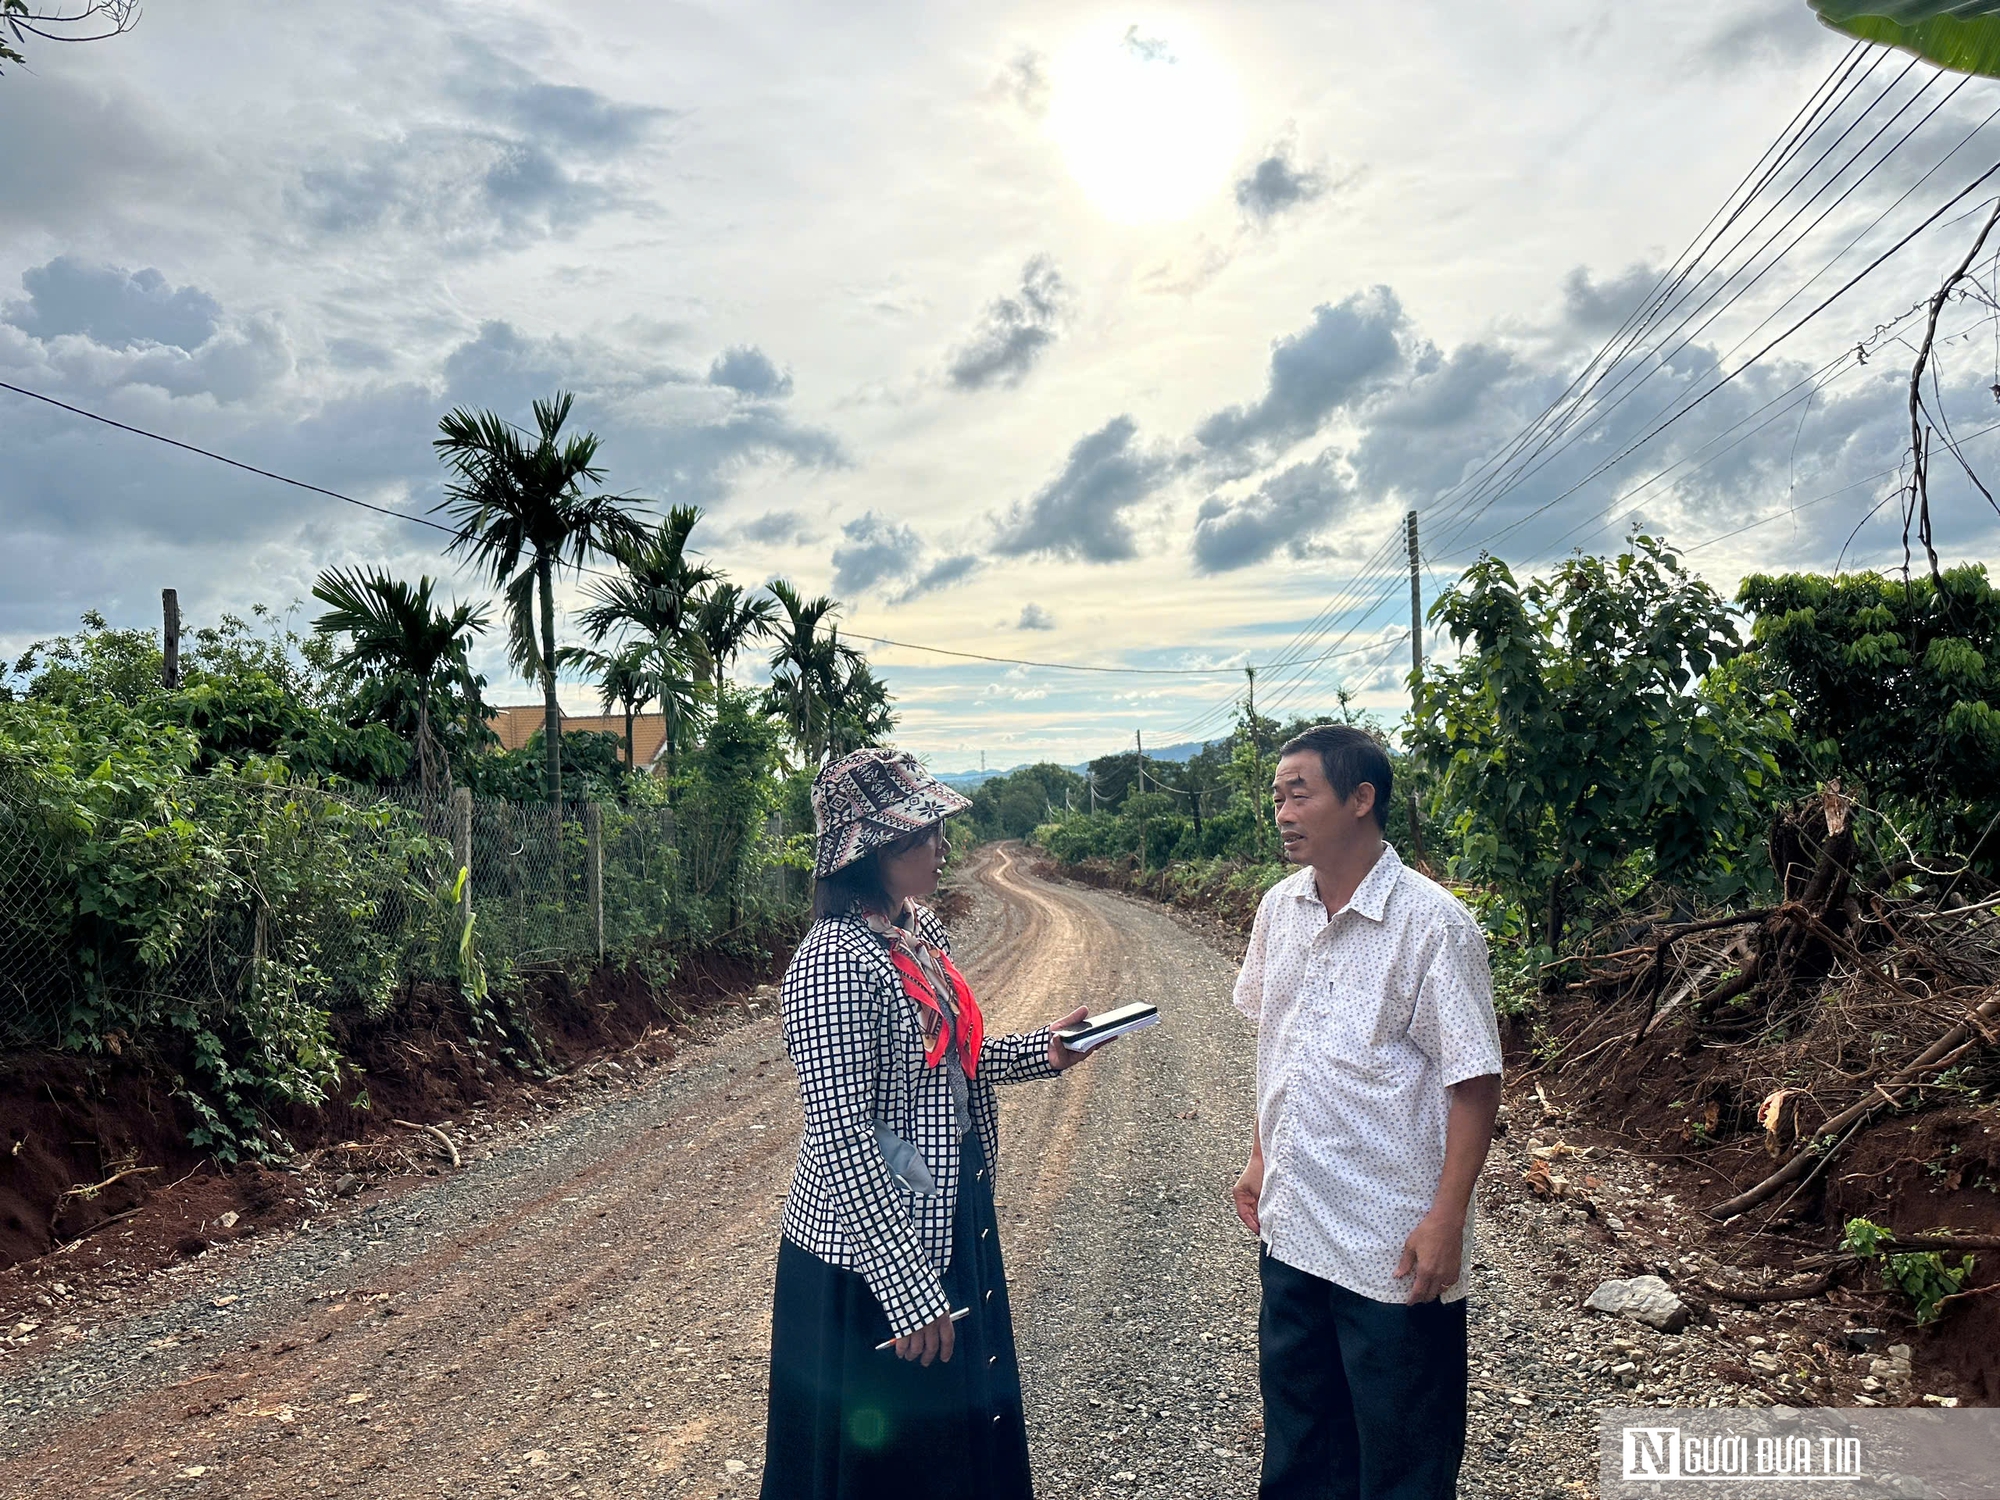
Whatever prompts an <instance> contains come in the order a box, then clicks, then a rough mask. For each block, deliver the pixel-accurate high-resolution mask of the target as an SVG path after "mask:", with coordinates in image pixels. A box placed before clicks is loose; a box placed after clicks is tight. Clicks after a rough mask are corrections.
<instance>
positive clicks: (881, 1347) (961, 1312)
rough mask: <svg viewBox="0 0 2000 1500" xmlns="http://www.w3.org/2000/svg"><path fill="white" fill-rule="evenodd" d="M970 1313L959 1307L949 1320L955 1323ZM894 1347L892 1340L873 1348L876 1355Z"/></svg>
mask: <svg viewBox="0 0 2000 1500" xmlns="http://www.w3.org/2000/svg"><path fill="white" fill-rule="evenodd" d="M971 1311H972V1309H971V1308H969V1307H960V1308H955V1309H953V1311H952V1315H951V1320H952V1322H954V1323H956V1322H957V1321H958V1320H959V1319H960V1318H962V1317H964V1316H965V1315H966V1314H967V1313H969V1312H971ZM895 1347H896V1341H895V1340H894V1339H887V1340H885V1341H884V1342H882V1343H879V1344H877V1345H876V1346H875V1348H876V1351H877V1352H878V1353H879V1352H880V1351H881V1350H884V1349H893V1348H895Z"/></svg>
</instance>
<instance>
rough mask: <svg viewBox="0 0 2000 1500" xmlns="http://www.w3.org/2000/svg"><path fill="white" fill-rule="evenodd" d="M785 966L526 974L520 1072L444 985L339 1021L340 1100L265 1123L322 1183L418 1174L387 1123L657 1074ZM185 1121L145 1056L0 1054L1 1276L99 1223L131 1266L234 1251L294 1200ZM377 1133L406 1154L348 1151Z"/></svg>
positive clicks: (414, 1139)
mask: <svg viewBox="0 0 2000 1500" xmlns="http://www.w3.org/2000/svg"><path fill="white" fill-rule="evenodd" d="M785 957H786V954H784V953H778V954H775V955H773V956H772V957H771V958H770V959H769V960H768V961H765V962H763V963H756V964H752V963H747V962H743V961H739V960H725V959H717V958H713V957H705V956H697V957H696V958H695V959H692V960H689V961H688V962H686V963H685V964H684V965H683V966H682V968H681V970H680V971H679V972H678V973H677V974H676V975H675V977H674V980H673V981H672V983H671V985H670V986H669V987H668V989H667V991H666V992H665V993H661V992H660V991H658V990H656V989H655V988H654V986H653V985H651V984H650V983H649V982H648V981H647V980H646V979H645V978H644V977H643V976H642V975H641V974H639V973H638V972H637V971H636V970H633V969H624V970H609V969H607V970H601V971H599V972H598V973H597V974H596V975H594V976H593V977H592V978H591V980H590V981H589V983H588V984H587V985H585V986H583V987H581V988H579V987H577V986H574V985H572V984H571V983H570V981H569V979H568V978H567V976H565V975H563V974H561V973H551V974H541V975H535V976H533V977H532V978H531V979H530V981H529V983H528V985H527V987H526V989H525V991H524V993H523V995H522V998H521V1001H520V1010H521V1013H522V1014H523V1015H524V1016H526V1017H527V1018H528V1025H529V1027H530V1029H531V1030H532V1032H533V1034H534V1037H535V1040H536V1043H537V1044H538V1046H539V1048H540V1053H541V1057H540V1061H539V1063H538V1064H535V1065H533V1066H529V1067H517V1066H514V1065H512V1064H511V1063H509V1062H506V1061H503V1060H502V1059H501V1058H499V1057H498V1056H496V1055H494V1052H493V1050H492V1049H490V1048H483V1047H481V1046H479V1045H478V1044H476V1043H475V1042H474V1040H473V1039H472V1038H471V1036H470V1035H469V1034H468V1028H467V1018H466V1014H465V1011H464V1008H463V1007H462V1006H461V1005H460V1004H459V1003H458V1002H457V1000H456V998H455V997H454V996H452V995H451V994H450V993H449V992H448V991H445V990H442V989H435V988H425V989H421V990H419V991H417V992H415V993H413V994H411V995H408V996H407V997H405V998H404V1000H403V1001H402V1002H401V1003H399V1004H398V1005H397V1006H396V1007H395V1008H394V1009H393V1010H392V1011H391V1012H390V1014H389V1015H388V1016H387V1017H385V1018H383V1019H381V1020H379V1021H372V1022H371V1021H367V1020H364V1019H362V1018H360V1017H354V1016H337V1017H336V1040H337V1043H338V1045H339V1048H340V1051H341V1053H342V1055H343V1056H344V1057H346V1058H347V1059H348V1064H349V1065H348V1067H347V1068H346V1070H345V1071H344V1074H343V1078H342V1083H341V1087H340V1088H339V1090H338V1091H337V1093H336V1094H335V1096H334V1097H333V1098H332V1099H330V1100H329V1101H328V1102H327V1103H326V1105H325V1106H324V1107H322V1108H319V1109H316V1110H306V1109H294V1110H290V1111H287V1112H284V1113H283V1114H281V1115H279V1116H278V1118H277V1119H276V1121H275V1123H276V1124H277V1125H278V1126H279V1128H280V1129H281V1130H282V1131H283V1132H284V1135H285V1138H286V1140H287V1141H288V1142H289V1143H290V1144H291V1145H292V1146H293V1147H295V1148H296V1149H297V1151H298V1152H299V1153H300V1156H301V1158H302V1159H303V1160H304V1161H306V1162H308V1163H310V1164H311V1166H312V1167H314V1168H315V1169H320V1170H322V1171H323V1172H324V1173H325V1174H328V1175H329V1182H333V1181H338V1180H339V1178H340V1177H342V1176H344V1175H347V1174H348V1172H349V1171H350V1169H351V1170H353V1171H354V1172H356V1173H357V1174H367V1173H369V1172H370V1171H371V1170H372V1171H373V1172H376V1173H381V1172H384V1171H396V1170H399V1169H404V1168H407V1169H408V1170H410V1171H413V1172H414V1171H421V1170H423V1169H424V1165H423V1164H425V1163H427V1162H429V1161H430V1160H431V1157H432V1155H433V1153H435V1154H436V1155H437V1157H438V1159H439V1160H440V1161H442V1160H444V1159H446V1158H445V1154H444V1153H445V1152H446V1151H448V1150H449V1149H450V1148H449V1147H446V1146H440V1144H439V1143H438V1142H437V1141H436V1139H435V1138H434V1137H431V1136H430V1135H429V1134H428V1133H427V1132H422V1131H412V1130H410V1129H408V1128H407V1127H406V1126H399V1125H397V1124H396V1123H395V1122H396V1121H407V1122H409V1124H411V1125H432V1124H436V1123H437V1122H439V1121H444V1120H451V1119H453V1118H455V1117H458V1116H462V1115H464V1114H465V1113H466V1112H467V1111H469V1110H480V1111H482V1112H484V1113H486V1114H488V1115H494V1114H506V1113H508V1112H510V1111H513V1112H518V1111H519V1110H521V1109H523V1108H526V1107H527V1106H528V1104H529V1103H530V1101H532V1100H533V1098H534V1097H535V1096H536V1095H537V1094H538V1093H547V1092H548V1091H549V1089H550V1087H551V1083H552V1081H553V1080H558V1079H560V1077H561V1076H562V1075H565V1074H568V1073H570V1072H571V1071H572V1070H574V1069H575V1068H576V1067H577V1065H578V1064H579V1063H582V1062H584V1061H586V1060H587V1059H590V1058H593V1057H597V1056H600V1055H603V1054H606V1053H612V1052H622V1051H626V1050H628V1049H635V1048H636V1049H637V1051H638V1054H639V1055H640V1057H641V1058H642V1060H643V1061H644V1062H645V1063H647V1064H651V1063H657V1062H660V1061H664V1060H666V1059H668V1058H671V1057H672V1056H673V1053H674V1049H675V1047H676V1045H677V1044H680V1043H684V1042H685V1041H686V1040H687V1039H689V1038H691V1037H693V1036H695V1035H697V1034H699V1032H700V1031H701V1029H702V1028H703V1026H704V1022H705V1018H707V1017H708V1016H709V1015H710V1013H711V1012H713V1011H714V1010H715V1008H716V1007H717V1006H718V1005H721V1004H724V1003H726V1002H728V1001H729V1000H730V999H732V998H735V997H740V996H741V995H743V994H744V993H746V992H747V991H749V990H750V989H751V988H752V987H753V986H755V985H757V984H759V983H761V982H764V981H766V980H769V979H770V978H772V977H774V976H775V975H776V974H777V973H779V972H781V971H782V969H783V964H784V959H785ZM554 1087H555V1089H556V1090H557V1091H558V1092H560V1090H561V1087H562V1085H561V1084H560V1083H559V1082H555V1083H554ZM197 1123H198V1121H197V1119H196V1117H195V1115H194V1112H193V1111H192V1110H191V1109H190V1108H189V1106H188V1103H187V1101H186V1100H185V1099H184V1098H182V1097H181V1096H180V1095H179V1094H178V1093H177V1091H176V1080H175V1077H174V1075H173V1073H172V1072H171V1071H170V1070H169V1069H167V1068H165V1067H163V1066H162V1065H161V1064H160V1063H159V1062H158V1061H157V1060H156V1059H152V1058H148V1057H145V1056H143V1055H135V1054H133V1053H132V1052H130V1051H127V1052H126V1053H125V1054H124V1055H121V1056H103V1057H95V1058H92V1057H77V1056H65V1055H59V1054H53V1053H38V1052H37V1053H17V1054H13V1055H10V1056H5V1057H0V1268H4V1267H6V1266H9V1265H13V1264H15V1263H17V1262H20V1261H23V1260H27V1259H30V1258H32V1257H35V1256H40V1255H44V1254H46V1253H48V1252H49V1251H51V1250H54V1249H56V1248H57V1247H59V1246H63V1245H69V1244H76V1243H78V1242H80V1241H81V1242H85V1243H87V1242H88V1240H89V1239H90V1238H91V1237H92V1236H94V1235H95V1234H96V1233H98V1232H99V1231H101V1230H103V1229H104V1228H106V1227H107V1226H109V1225H112V1224H125V1225H127V1226H128V1227H129V1228H130V1229H131V1230H133V1231H135V1233H134V1234H133V1236H132V1237H131V1238H129V1239H125V1240H124V1241H123V1244H122V1249H121V1254H122V1255H123V1257H124V1258H125V1259H126V1260H127V1261H130V1262H133V1263H140V1262H144V1263H148V1264H154V1263H163V1262H165V1261H166V1260H169V1259H171V1258H173V1257H175V1256H187V1255H194V1254H199V1253H200V1252H201V1251H202V1250H204V1249H206V1248H207V1247H208V1246H209V1245H210V1244H215V1243H220V1242H224V1241H228V1240H233V1239H242V1238H247V1237H249V1236H251V1235H253V1234H255V1233H257V1232H258V1230H259V1229H261V1228H263V1227H266V1226H267V1225H269V1224H270V1223H272V1222H274V1221H276V1220H280V1219H283V1218H284V1217H285V1216H286V1215H287V1214H288V1213H289V1212H291V1210H292V1209H294V1208H295V1207H296V1206H297V1205H298V1203H299V1202H300V1201H302V1199H301V1184H300V1183H299V1182H298V1181H297V1174H295V1173H290V1172H276V1171H271V1170H267V1169H265V1168H263V1167H260V1166H258V1165H257V1164H255V1163H247V1162H246V1163H240V1164H237V1165H233V1166H225V1165H223V1164H222V1163H220V1162H218V1161H217V1160H216V1159H215V1158H214V1156H213V1155H211V1154H210V1153H209V1152H207V1151H205V1150H203V1149H201V1148H198V1147H196V1146H193V1145H191V1144H190V1143H189V1134H190V1132H191V1131H192V1130H193V1129H194V1128H195V1126H196V1125H197ZM385 1137H386V1138H390V1139H391V1140H401V1141H402V1142H403V1143H404V1144H405V1148H406V1149H403V1150H400V1151H399V1150H396V1149H394V1148H393V1146H385V1145H377V1146H374V1147H371V1148H369V1149H365V1150H360V1151H353V1150H346V1149H344V1148H346V1147H349V1146H352V1145H354V1144H356V1143H360V1142H364V1141H367V1140H369V1139H370V1138H374V1139H375V1140H376V1141H377V1142H380V1141H382V1140H383V1139H384V1138H385ZM431 1170H432V1172H433V1173H434V1172H435V1171H436V1167H435V1166H433V1167H431Z"/></svg>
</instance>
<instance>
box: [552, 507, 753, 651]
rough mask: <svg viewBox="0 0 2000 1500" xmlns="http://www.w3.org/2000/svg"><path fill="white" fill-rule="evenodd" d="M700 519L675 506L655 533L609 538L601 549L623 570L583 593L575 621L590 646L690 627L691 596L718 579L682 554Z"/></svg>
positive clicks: (672, 636) (671, 634)
mask: <svg viewBox="0 0 2000 1500" xmlns="http://www.w3.org/2000/svg"><path fill="white" fill-rule="evenodd" d="M700 520H701V511H700V509H699V508H698V507H696V506H692V505H676V506H675V507H674V508H673V509H672V510H670V511H668V512H667V516H666V519H665V520H663V521H661V522H660V524H659V526H658V528H657V529H655V530H653V531H649V532H644V533H642V534H641V535H639V536H636V537H632V538H625V539H620V538H613V539H612V540H611V542H610V544H609V546H608V547H607V549H606V550H607V551H609V552H610V554H611V555H612V556H613V557H615V558H617V559H618V566H619V567H620V568H621V569H622V570H623V572H622V573H621V575H620V576H618V577H615V578H609V579H606V580H604V581H602V582H599V583H594V584H592V585H591V586H590V588H589V589H588V590H586V592H587V593H588V594H589V595H590V598H591V600H592V601H593V602H592V603H591V605H590V607H589V608H588V609H585V610H583V611H581V612H580V613H579V614H578V615H577V617H576V618H577V623H578V624H579V625H581V626H582V627H583V630H584V633H585V634H586V635H588V636H589V637H590V639H591V642H592V644H594V645H602V644H603V643H604V640H605V638H606V637H607V636H611V635H618V634H625V633H637V634H639V635H643V636H646V637H648V638H650V639H654V640H657V639H660V638H661V637H665V638H667V639H669V640H672V641H675V642H678V641H680V640H681V639H682V637H683V635H684V634H685V633H686V631H687V629H688V627H689V625H690V624H691V623H692V621H691V618H690V616H691V612H692V608H693V605H694V600H695V594H696V592H697V591H698V590H699V589H700V588H701V587H702V586H703V585H704V584H708V583H713V582H715V581H716V579H717V578H718V577H720V575H719V574H718V573H717V571H716V570H715V569H714V568H712V567H709V566H708V565H707V564H706V563H697V562H695V561H693V560H692V559H690V558H689V557H688V555H687V544H688V535H689V533H691V532H692V531H693V530H694V528H695V526H696V525H697V524H698V523H699V522H700Z"/></svg>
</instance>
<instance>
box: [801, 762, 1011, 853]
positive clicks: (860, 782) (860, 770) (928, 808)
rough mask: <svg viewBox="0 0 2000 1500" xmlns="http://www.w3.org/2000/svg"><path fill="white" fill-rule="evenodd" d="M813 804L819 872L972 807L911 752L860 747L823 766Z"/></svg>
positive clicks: (814, 784)
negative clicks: (919, 762) (817, 838)
mask: <svg viewBox="0 0 2000 1500" xmlns="http://www.w3.org/2000/svg"><path fill="white" fill-rule="evenodd" d="M812 805H813V824H814V827H815V828H816V830H817V832H818V835H819V843H818V847H817V848H816V850H815V851H814V856H813V874H815V875H821V876H824V875H831V874H833V873H834V871H836V870H839V869H843V868H844V867H846V866H848V865H851V864H853V863H854V862H855V861H856V860H857V859H860V858H861V857H862V856H863V855H864V854H867V853H868V852H869V851H870V850H872V849H879V848H880V847H881V846H882V845H884V844H893V843H894V842H895V841H896V840H897V839H900V838H903V837H905V836H906V835H908V834H912V833H916V832H918V831H919V830H921V829H924V828H928V827H929V826H930V825H931V824H933V823H939V822H942V821H943V820H944V819H946V818H948V817H950V816H951V815H952V814H953V813H958V812H964V811H965V809H967V808H968V807H970V806H972V804H971V802H969V801H967V800H966V799H965V798H964V797H961V796H960V795H959V794H958V793H957V792H954V791H953V790H952V789H951V788H950V787H948V786H946V785H945V784H944V783H943V782H942V781H939V780H938V779H937V778H936V777H935V776H933V775H931V773H930V772H928V771H926V770H925V769H924V768H923V767H922V766H920V765H918V764H917V758H916V756H914V755H912V754H910V752H909V751H907V750H884V749H873V750H856V751H855V752H854V753H853V754H852V755H844V756H842V757H841V758H840V759H839V760H836V761H834V762H832V763H831V764H829V765H827V766H824V767H822V768H821V770H820V773H819V774H818V775H817V776H815V777H813V788H812Z"/></svg>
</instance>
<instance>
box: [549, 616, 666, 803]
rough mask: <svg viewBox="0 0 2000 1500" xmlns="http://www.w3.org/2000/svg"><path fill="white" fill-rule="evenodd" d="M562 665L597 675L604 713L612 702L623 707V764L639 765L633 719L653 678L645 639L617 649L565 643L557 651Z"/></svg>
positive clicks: (649, 695)
mask: <svg viewBox="0 0 2000 1500" xmlns="http://www.w3.org/2000/svg"><path fill="white" fill-rule="evenodd" d="M556 655H557V657H558V658H560V661H561V665H563V666H565V667H580V668H582V669H583V670H584V671H586V672H588V673H590V675H591V676H593V677H595V678H596V679H597V701H598V704H599V705H600V706H601V707H602V708H603V710H604V711H605V712H606V713H610V712H611V708H612V705H613V704H617V705H620V706H622V707H623V708H624V710H625V765H626V767H627V769H629V770H633V771H636V770H638V769H639V759H638V752H637V750H636V749H635V747H634V744H633V739H632V721H633V720H634V719H636V718H637V717H638V716H639V714H640V713H641V712H642V711H643V710H644V709H645V707H646V705H647V704H648V703H651V702H652V701H653V682H652V678H651V676H650V675H649V674H648V673H647V671H646V667H645V657H646V643H645V642H644V641H634V642H632V643H631V644H630V645H627V646H624V647H621V648H620V649H619V650H617V651H596V650H593V649H591V648H590V647H588V646H564V647H562V648H561V649H560V650H558V651H557V652H556Z"/></svg>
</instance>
